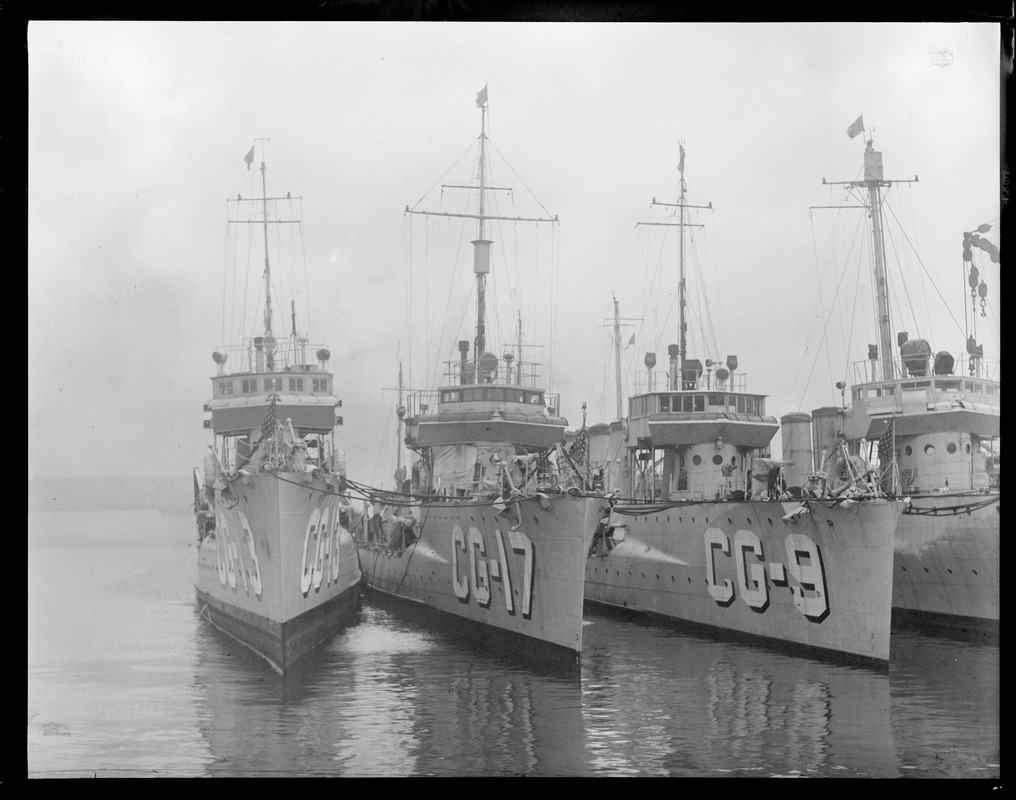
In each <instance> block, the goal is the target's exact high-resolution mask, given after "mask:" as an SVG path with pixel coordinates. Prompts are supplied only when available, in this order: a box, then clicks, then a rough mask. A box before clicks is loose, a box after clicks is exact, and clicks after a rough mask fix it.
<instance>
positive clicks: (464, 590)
mask: <svg viewBox="0 0 1016 800" xmlns="http://www.w3.org/2000/svg"><path fill="white" fill-rule="evenodd" d="M459 550H462V552H463V553H464V552H466V537H465V535H464V534H463V533H462V528H460V527H459V526H458V525H455V526H454V527H453V528H452V583H453V585H454V587H455V596H456V597H457V598H459V600H462V601H463V602H465V601H466V600H468V599H469V580H468V579H466V578H460V577H459Z"/></svg>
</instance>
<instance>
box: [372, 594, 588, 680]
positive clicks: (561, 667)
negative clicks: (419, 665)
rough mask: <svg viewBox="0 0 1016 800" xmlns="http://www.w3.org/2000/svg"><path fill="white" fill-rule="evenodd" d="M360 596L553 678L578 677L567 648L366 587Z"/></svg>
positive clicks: (576, 655)
mask: <svg viewBox="0 0 1016 800" xmlns="http://www.w3.org/2000/svg"><path fill="white" fill-rule="evenodd" d="M364 596H365V597H367V598H368V599H369V600H370V602H371V604H372V605H375V606H377V607H379V608H384V609H386V610H390V611H392V612H395V613H396V614H398V615H399V616H400V617H402V618H404V619H406V621H408V622H412V623H413V624H420V625H425V626H426V627H429V628H431V629H433V630H436V631H439V632H441V633H446V634H448V635H450V636H453V637H455V638H457V639H461V640H465V641H466V642H468V643H470V644H474V645H476V646H477V647H480V648H483V649H484V650H485V651H487V652H489V653H491V654H496V655H497V656H499V657H505V656H507V657H508V658H509V659H513V660H517V661H519V662H520V663H521V664H523V665H524V666H526V667H542V668H544V669H549V670H551V671H553V672H554V673H555V674H556V673H558V672H560V673H563V674H565V675H568V674H575V675H577V674H578V670H579V665H580V663H581V658H580V654H579V653H577V652H576V651H574V650H571V649H570V648H567V647H562V646H561V645H558V644H552V643H551V642H545V641H541V640H539V639H534V638H533V637H532V636H525V635H523V634H520V633H516V632H515V631H507V630H504V629H502V628H496V627H494V626H492V625H484V624H483V623H480V622H474V621H473V620H470V619H465V618H464V617H460V616H458V615H457V614H449V613H448V612H446V611H442V610H440V609H437V608H434V607H433V606H428V605H425V604H424V603H420V602H418V601H416V600H410V599H408V598H405V597H399V596H398V595H394V594H391V593H389V592H384V591H381V590H380V589H376V588H374V587H373V586H370V585H369V584H368V585H366V586H365V588H364Z"/></svg>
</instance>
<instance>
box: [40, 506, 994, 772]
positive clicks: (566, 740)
mask: <svg viewBox="0 0 1016 800" xmlns="http://www.w3.org/2000/svg"><path fill="white" fill-rule="evenodd" d="M29 530H30V534H29V572H30V575H31V580H30V581H29V596H28V600H29V602H28V605H29V615H28V619H29V623H30V636H29V659H28V701H29V702H28V712H29V714H28V716H29V720H28V762H29V770H28V774H29V776H30V777H83V776H86V775H87V776H88V777H92V776H93V775H97V776H99V777H130V776H139V775H144V776H150V775H160V776H168V777H200V776H229V777H248V776H249V777H260V776H389V775H391V776H398V775H406V776H418V775H439V776H500V775H527V776H555V775H564V776H590V775H594V776H595V775H618V776H621V775H638V776H653V775H670V776H676V777H714V776H715V777H722V776H739V777H740V776H749V777H753V776H759V777H763V776H775V775H804V776H810V777H840V776H842V777H933V778H934V777H943V778H981V779H984V780H986V781H987V780H990V779H995V780H997V779H998V777H999V762H1000V744H999V738H1000V736H999V726H1000V716H1001V714H1000V704H999V682H1000V668H999V652H1000V651H999V647H998V646H997V645H989V644H985V643H983V642H980V641H974V642H970V641H967V642H963V641H957V640H956V639H951V638H945V637H942V636H931V635H927V634H924V633H919V632H917V631H912V630H900V631H896V630H894V631H893V636H892V643H891V650H892V653H891V658H890V662H889V669H888V670H884V669H869V668H864V667H857V666H853V667H851V666H845V665H843V664H842V663H835V662H826V661H823V660H820V659H815V658H806V657H803V656H801V655H791V654H787V653H785V652H783V651H781V650H778V649H766V648H762V647H752V646H747V645H745V644H741V643H736V642H731V641H723V638H722V637H721V636H720V635H717V636H716V637H708V636H706V635H703V634H701V633H699V634H695V635H690V634H688V633H686V632H684V631H681V630H679V629H678V628H676V627H671V626H666V625H658V624H654V625H643V624H641V623H640V622H639V620H638V618H631V617H618V616H616V615H614V614H611V613H609V612H598V611H594V610H592V609H591V608H587V609H586V612H585V615H584V619H585V624H584V630H583V633H582V639H583V648H582V650H583V652H582V662H581V666H580V668H578V669H574V668H573V669H565V668H564V667H550V666H543V665H536V664H533V662H532V661H528V662H527V661H524V660H521V659H519V658H516V657H509V656H507V655H505V654H503V653H502V654H497V653H493V652H492V651H490V650H489V649H480V648H479V647H475V646H474V645H473V644H472V643H471V642H470V641H469V640H468V639H464V638H459V637H456V636H452V635H450V634H449V633H448V632H447V631H445V630H442V629H440V628H437V627H435V626H433V625H429V624H422V622H421V620H420V619H419V618H417V617H414V616H412V615H411V614H410V613H409V612H408V611H407V610H406V609H405V605H404V604H397V605H393V606H392V607H391V608H389V607H384V606H382V605H379V603H378V601H377V599H376V598H375V597H374V593H372V592H369V593H368V594H367V596H366V597H365V599H364V602H363V604H362V606H361V608H360V609H359V611H358V612H357V613H356V614H355V615H354V617H353V618H352V619H350V620H349V623H348V625H347V627H345V628H343V629H341V630H339V631H337V632H336V633H335V635H334V636H333V637H332V638H331V639H329V640H327V641H325V642H323V643H322V644H321V646H320V647H318V648H315V649H314V650H312V651H311V652H309V653H308V654H307V655H306V657H305V658H304V659H302V660H300V661H299V662H297V663H296V664H295V665H294V666H293V668H292V670H290V671H289V672H287V673H286V674H285V675H284V676H283V675H280V674H279V673H277V672H276V671H275V670H273V669H272V668H271V667H270V666H268V665H267V664H266V663H265V662H264V661H263V660H262V659H261V658H259V657H258V656H256V655H255V654H254V653H253V652H252V651H251V650H249V649H248V648H247V647H244V646H243V645H240V644H238V643H237V642H236V641H235V640H233V639H231V638H229V637H228V636H226V635H224V634H222V633H220V632H219V631H217V630H216V629H215V628H214V627H212V626H210V625H207V624H204V621H203V620H202V619H201V618H200V617H199V616H198V614H197V612H196V610H195V608H194V602H193V591H194V590H193V585H192V581H191V578H192V575H193V574H194V568H195V561H196V553H195V548H194V545H193V543H192V540H193V534H192V524H191V519H190V518H189V517H185V516H181V517H178V518H169V517H162V516H160V515H159V514H158V513H157V512H144V513H140V512H139V513H134V512H117V513H95V514H86V513H78V512H74V513H71V512H67V513H54V514H45V515H35V516H33V517H31V518H30V527H29ZM139 531H141V532H143V534H144V535H138V534H139ZM123 575H129V576H130V577H131V584H130V586H129V588H128V589H126V590H125V585H124V580H123V578H122V576H123ZM69 593H70V594H72V595H73V596H74V598H75V602H73V603H68V602H67V597H68V596H69Z"/></svg>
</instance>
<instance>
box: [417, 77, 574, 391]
mask: <svg viewBox="0 0 1016 800" xmlns="http://www.w3.org/2000/svg"><path fill="white" fill-rule="evenodd" d="M476 106H477V108H479V109H480V113H481V116H480V163H479V167H478V170H477V173H478V174H477V179H478V183H479V190H480V191H479V207H478V209H477V213H476V214H468V213H463V214H459V213H452V212H443V211H418V210H416V209H415V208H410V207H409V206H408V205H407V206H406V211H405V213H407V214H423V215H428V216H437V217H462V218H465V219H475V220H476V222H477V235H476V239H474V240H473V241H472V242H471V244H472V245H473V272H474V273H475V274H476V335H475V337H474V339H473V370H474V371H473V374H474V375H476V376H477V377H478V376H479V359H480V356H481V355H483V354H484V352H485V351H486V347H487V336H486V322H485V319H486V313H485V312H486V308H485V302H486V298H485V292H486V287H487V274H488V273H489V272H490V246H491V245H492V244H493V243H494V242H493V241H491V240H490V239H487V238H485V227H486V223H487V221H488V220H506V221H510V222H557V216H554V217H502V216H496V215H491V214H488V213H487V209H486V202H487V192H492V191H503V192H510V191H511V189H510V188H506V187H500V186H488V185H487V171H486V170H487V87H486V86H484V87H483V90H482V91H481V92H480V93H479V94H478V95H477V96H476ZM441 188H442V189H470V190H475V189H476V188H477V187H476V186H460V185H454V184H443V185H442V187H441ZM520 361H521V359H520ZM521 366H522V365H521V364H519V369H521Z"/></svg>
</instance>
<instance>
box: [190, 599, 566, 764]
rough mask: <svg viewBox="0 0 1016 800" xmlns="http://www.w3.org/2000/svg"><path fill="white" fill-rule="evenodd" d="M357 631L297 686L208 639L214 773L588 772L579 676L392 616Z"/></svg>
mask: <svg viewBox="0 0 1016 800" xmlns="http://www.w3.org/2000/svg"><path fill="white" fill-rule="evenodd" d="M357 623H358V624H354V625H352V626H351V627H349V628H348V629H346V630H345V631H342V632H340V633H339V634H337V635H336V636H335V637H334V638H333V639H332V640H330V641H329V642H328V643H327V644H326V645H325V646H323V647H321V648H319V649H318V650H317V651H315V652H313V653H311V654H310V655H309V656H307V657H306V658H305V659H304V660H303V661H301V662H300V664H299V665H298V666H297V668H296V669H294V670H293V671H292V672H290V673H287V674H286V675H285V676H280V675H277V674H275V673H273V672H270V671H269V670H267V669H265V668H264V666H263V665H262V664H261V663H260V662H259V661H258V660H257V659H256V658H252V657H249V656H247V655H246V653H245V652H244V651H243V648H241V647H239V646H234V644H233V643H232V642H231V641H230V640H229V639H228V637H225V636H222V635H221V634H219V633H218V632H217V631H215V630H214V629H209V630H208V631H207V632H206V633H205V634H204V635H203V636H202V639H203V640H204V642H203V646H202V647H201V648H200V649H201V655H200V660H201V663H202V666H201V668H200V670H199V674H197V675H196V677H195V682H196V683H197V684H199V685H200V686H201V687H202V688H201V692H200V696H201V698H202V700H203V705H204V708H205V713H203V714H202V719H201V730H202V735H203V736H204V738H205V740H206V742H207V743H208V747H209V750H210V765H209V772H210V773H211V774H218V773H219V765H222V770H223V774H232V775H237V774H242V775H259V776H264V775H286V774H300V775H320V774H328V775H350V776H355V775H391V776H399V775H576V774H582V773H583V771H584V770H585V768H584V767H583V760H584V737H583V732H582V718H581V714H580V710H579V709H580V700H581V698H580V687H579V685H578V682H577V681H576V680H575V679H574V677H569V676H568V674H566V675H565V676H563V677H562V676H561V675H560V674H557V673H556V672H555V670H553V669H541V667H542V665H541V664H538V663H532V662H530V663H529V664H528V665H525V664H518V663H515V664H513V663H512V662H505V661H503V660H500V658H499V656H498V655H496V654H493V653H487V652H484V651H475V650H473V649H472V648H471V647H469V646H468V645H466V644H463V643H462V642H460V641H458V640H456V639H455V638H454V637H448V636H445V635H442V634H440V633H434V632H428V631H426V630H422V629H414V628H411V627H408V625H409V624H410V623H409V622H407V621H405V620H400V618H399V617H398V616H397V615H395V614H394V613H393V612H392V611H391V610H387V611H382V610H380V609H377V608H373V607H369V606H367V607H364V608H363V609H362V611H361V615H360V618H359V619H358V620H357ZM266 689H267V690H268V691H269V693H270V695H272V696H271V697H266V696H265V691H266Z"/></svg>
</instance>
